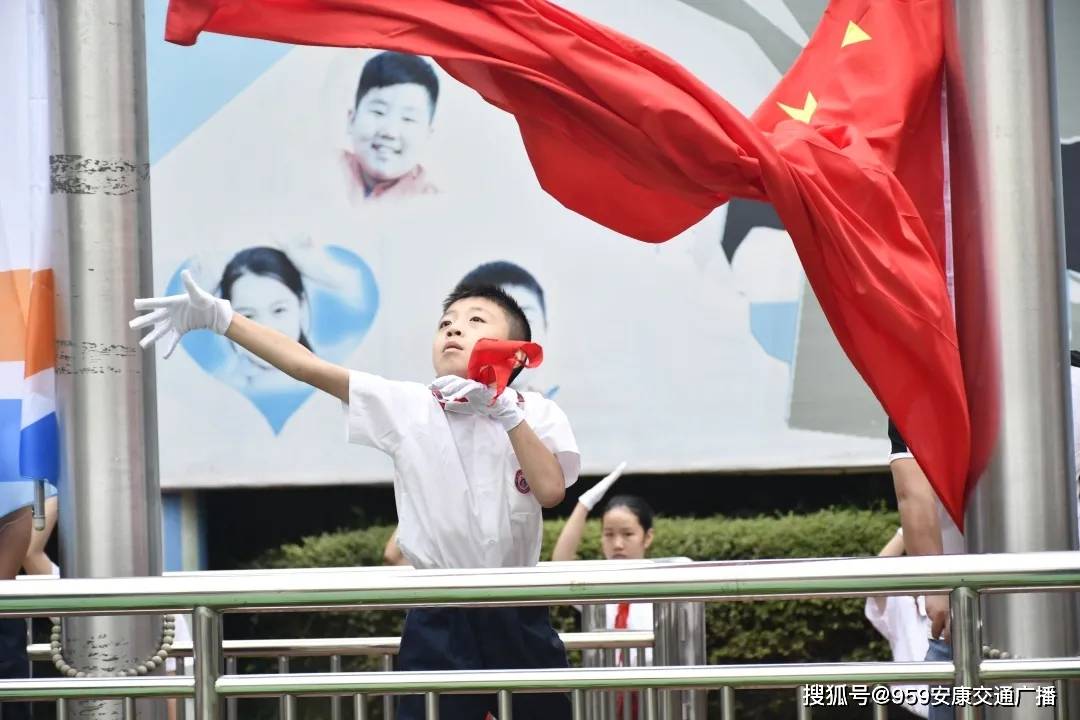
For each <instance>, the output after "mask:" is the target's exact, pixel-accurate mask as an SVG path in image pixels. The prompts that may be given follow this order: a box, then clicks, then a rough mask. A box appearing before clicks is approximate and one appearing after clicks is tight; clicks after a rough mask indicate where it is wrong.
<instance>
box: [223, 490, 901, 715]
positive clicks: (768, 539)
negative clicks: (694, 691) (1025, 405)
mask: <svg viewBox="0 0 1080 720" xmlns="http://www.w3.org/2000/svg"><path fill="white" fill-rule="evenodd" d="M897 523H898V519H897V516H896V513H890V512H886V511H878V512H873V511H868V510H853V509H844V508H840V509H831V510H823V511H820V512H816V513H813V514H809V515H782V516H772V517H756V518H740V519H730V518H726V517H720V516H717V517H711V518H659V519H657V521H656V539H655V541H654V543H653V546H652V551H651V555H652V556H653V557H688V558H691V559H693V560H726V561H732V560H757V559H773V558H812V557H853V556H866V555H873V554H876V553H877V551H878V550H879V549H880V548H881V546H883V545H884V544H885V543H886V542H887V541H888V540H889V538H890V537H891V536H892V534H893V533H894V532H895V529H896V527H897ZM563 524H564V521H563V520H552V521H548V522H546V523H545V524H544V555H543V557H545V558H546V557H549V556H550V553H551V549H552V547H554V544H555V539H556V538H557V537H558V534H559V531H560V530H561V529H562V527H563ZM392 530H393V528H392V527H389V526H376V527H368V528H364V529H360V530H349V531H342V532H336V533H326V534H323V535H318V536H314V537H309V538H305V539H304V540H302V541H301V542H299V543H296V544H289V545H284V546H282V547H280V548H277V549H276V550H274V551H272V552H269V553H267V554H266V555H264V556H263V557H261V558H260V559H259V560H258V561H256V563H254V566H255V567H259V568H301V567H347V566H365V565H378V564H381V562H382V554H383V547H384V546H385V544H386V541H387V539H388V538H389V537H390V533H391V532H392ZM580 557H581V558H582V559H594V558H599V557H601V553H600V531H599V522H598V521H596V520H592V521H590V522H589V526H588V528H587V529H586V531H585V535H584V540H583V542H582V546H581V551H580ZM863 604H864V603H863V601H861V600H857V599H855V600H852V599H844V600H809V601H806V600H803V601H794V600H791V601H789V600H784V601H772V602H725V603H710V604H709V605H708V606H707V608H706V617H707V628H708V638H707V651H708V662H709V663H710V664H731V663H779V662H825V661H865V660H875V659H887V658H888V657H889V652H888V645H887V644H886V643H885V641H884V640H883V639H882V638H880V637H879V636H878V635H877V634H876V633H875V632H874V630H873V629H872V628H871V627H870V624H869V623H868V622H867V621H866V619H865V617H864V615H863ZM552 614H553V621H554V623H555V625H556V627H558V628H559V629H561V630H576V629H578V620H577V615H576V613H575V612H574V611H573V610H572V609H570V608H553V609H552ZM403 617H404V614H403V613H402V612H400V611H387V612H350V613H324V614H308V613H304V614H301V613H284V614H280V615H253V616H250V617H248V616H239V617H232V618H230V620H231V621H232V622H231V623H230V626H229V630H228V633H229V636H230V637H365V636H386V635H397V634H400V632H401V624H402V620H403ZM575 659H576V658H571V661H572V662H573V661H574V660H575ZM293 667H294V668H295V669H297V670H301V671H304V670H311V671H315V670H324V669H325V664H324V661H317V660H313V661H310V662H308V663H306V664H305V663H301V662H294V666H293ZM361 668H364V669H376V668H377V663H376V662H375V661H364V660H362V659H357V660H355V661H352V662H346V669H361ZM246 670H247V671H262V672H267V671H271V670H269V668H268V667H267V666H266V664H265V663H263V664H262V665H258V664H255V663H251V664H250V665H249V667H248V668H246ZM737 697H738V699H739V708H738V709H739V713H738V716H739V717H740V718H744V717H745V718H761V719H762V720H764V719H766V718H770V719H771V718H774V717H786V716H788V715H789V714H790V713H792V712H793V697H794V691H779V692H770V693H759V692H740V693H737ZM264 704H265V703H264ZM301 706H302V710H303V713H302V714H303V716H304V717H305V718H323V717H328V714H327V713H328V711H327V710H326V709H325V708H326V701H321V702H316V701H310V702H303V703H301ZM253 709H254V708H252V709H249V710H247V711H246V712H245V713H244V714H245V717H262V715H263V713H262V712H259V713H255V712H252V710H253ZM272 710H273V709H272V708H270V709H269V710H267V712H268V713H271V714H267V715H266V717H271V716H272ZM713 710H714V711H715V710H716V709H715V708H713ZM856 710H858V708H852V711H856ZM710 714H711V715H712V714H713V713H710ZM867 714H868V711H867V710H866V709H863V710H862V715H867ZM715 715H716V716H718V715H719V713H718V711H717V712H716V713H715ZM845 716H846V714H845V713H841V714H836V713H828V717H845ZM851 716H852V717H857V716H859V715H858V713H857V712H852V713H851Z"/></svg>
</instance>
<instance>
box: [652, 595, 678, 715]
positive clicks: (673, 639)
mask: <svg viewBox="0 0 1080 720" xmlns="http://www.w3.org/2000/svg"><path fill="white" fill-rule="evenodd" d="M677 605H678V604H677V603H673V602H659V603H653V637H654V641H653V642H654V648H653V664H654V665H678V664H679V613H678V607H677ZM681 699H682V693H681V692H680V691H678V690H661V691H659V700H660V706H659V713H660V720H681V719H682V712H681V707H680V706H681V704H682V703H681V702H680V701H681Z"/></svg>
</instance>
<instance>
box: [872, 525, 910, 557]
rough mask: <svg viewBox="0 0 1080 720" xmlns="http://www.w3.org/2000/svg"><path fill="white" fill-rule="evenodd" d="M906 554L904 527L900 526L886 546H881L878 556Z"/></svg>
mask: <svg viewBox="0 0 1080 720" xmlns="http://www.w3.org/2000/svg"><path fill="white" fill-rule="evenodd" d="M903 554H904V529H903V528H898V529H897V531H896V532H895V533H893V536H892V537H891V538H889V542H887V543H885V547H883V548H881V552H879V553H878V557H900V556H901V555H903Z"/></svg>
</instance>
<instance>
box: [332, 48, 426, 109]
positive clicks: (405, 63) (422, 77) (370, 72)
mask: <svg viewBox="0 0 1080 720" xmlns="http://www.w3.org/2000/svg"><path fill="white" fill-rule="evenodd" d="M406 83H412V84H416V85H420V86H421V87H423V88H424V89H425V90H427V94H428V97H429V98H431V117H435V104H436V103H437V102H438V101H439V77H438V76H437V75H436V74H435V70H434V69H432V67H431V63H429V62H428V61H427V60H424V59H423V58H421V57H418V56H416V55H409V54H407V53H400V52H394V51H392V50H387V51H386V52H381V53H379V54H378V55H376V56H375V57H373V58H371V59H370V60H368V61H367V62H366V63H364V69H363V70H361V71H360V82H359V83H358V84H357V86H356V100H355V101H354V102H353V109H354V110H355V109H356V108H358V107H360V101H361V100H362V99H363V97H364V96H365V95H367V94H368V91H369V90H373V89H375V88H381V87H389V86H391V85H404V84H406Z"/></svg>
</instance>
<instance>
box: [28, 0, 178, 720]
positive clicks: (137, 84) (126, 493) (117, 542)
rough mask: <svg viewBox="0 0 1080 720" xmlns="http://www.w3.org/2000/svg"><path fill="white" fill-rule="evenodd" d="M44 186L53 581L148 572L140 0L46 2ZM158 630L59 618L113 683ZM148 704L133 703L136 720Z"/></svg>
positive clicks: (154, 505) (72, 643)
mask: <svg viewBox="0 0 1080 720" xmlns="http://www.w3.org/2000/svg"><path fill="white" fill-rule="evenodd" d="M47 12H48V22H49V29H50V44H51V47H50V51H51V53H52V58H54V62H53V63H52V68H51V70H52V78H51V92H50V95H51V97H52V98H53V103H54V105H53V110H54V112H53V113H52V117H53V118H55V119H57V127H56V128H55V129H54V134H53V150H52V152H53V154H52V156H51V158H50V166H51V170H50V173H51V175H50V183H51V192H52V195H53V198H54V203H53V208H54V212H55V213H56V222H55V223H54V225H55V227H56V229H57V232H58V234H59V236H60V237H62V238H64V239H65V240H66V243H65V242H64V241H61V242H59V243H58V244H57V257H55V258H54V263H55V264H54V268H55V270H56V276H57V284H56V290H57V295H58V298H57V299H58V302H57V307H56V337H57V358H56V380H57V382H56V392H57V411H58V417H59V424H60V432H61V438H62V442H61V447H62V448H63V457H62V459H61V475H62V481H61V482H60V522H59V524H60V530H59V533H60V537H61V538H63V542H62V543H61V565H62V567H63V568H64V576H65V577H75V578H78V577H84V578H85V577H118V576H146V575H160V574H161V509H160V502H161V498H160V493H159V490H158V468H157V417H156V406H155V379H154V362H153V356H152V354H146V353H140V352H138V348H137V347H136V346H135V341H136V338H135V333H134V332H133V331H131V329H130V328H128V326H127V321H128V320H129V319H130V317H131V315H132V300H133V299H134V298H136V297H139V296H145V295H147V294H148V293H152V291H153V285H152V274H151V258H150V204H149V200H150V197H149V183H148V176H149V173H148V168H149V164H148V162H147V160H148V150H147V115H146V51H145V47H144V44H145V40H144V38H145V21H144V16H143V2H142V0H99V1H96V2H68V1H67V0H48V8H47ZM160 629H161V621H160V618H156V617H153V616H138V617H123V616H106V617H87V618H66V619H65V632H64V640H65V655H66V656H67V657H68V658H70V659H71V664H72V665H73V666H75V667H77V668H79V669H80V670H87V671H104V672H115V671H117V670H122V669H124V668H128V667H132V666H134V665H136V664H138V663H139V662H142V661H143V660H145V658H146V657H147V656H148V655H149V654H150V653H152V652H153V651H154V649H155V646H156V641H157V639H158V636H159V635H160ZM162 705H163V704H162V703H153V702H149V701H140V702H139V708H138V709H139V714H140V717H141V718H143V719H144V720H146V719H149V718H163V717H164V708H163V707H162ZM67 706H68V707H67V712H68V717H69V718H76V717H78V718H80V720H86V719H87V718H106V717H108V718H113V717H117V716H119V715H120V714H121V713H122V711H123V710H122V707H123V702H122V701H120V700H108V701H98V700H95V701H93V702H89V701H79V700H72V701H70V702H69V703H67Z"/></svg>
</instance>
